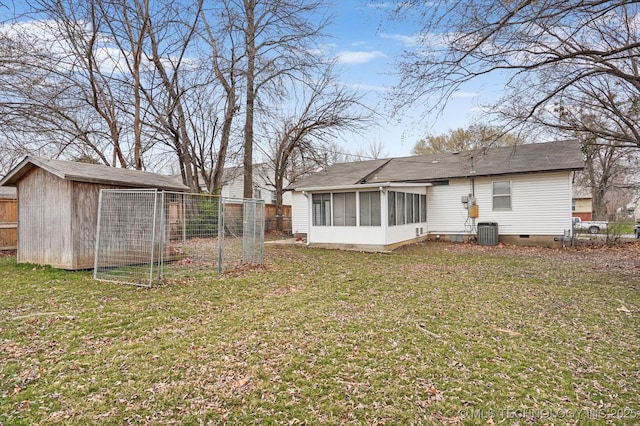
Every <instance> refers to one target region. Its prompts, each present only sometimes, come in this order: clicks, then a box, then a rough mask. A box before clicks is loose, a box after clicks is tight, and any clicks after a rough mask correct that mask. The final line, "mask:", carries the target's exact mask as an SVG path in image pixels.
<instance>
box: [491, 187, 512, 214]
mask: <svg viewBox="0 0 640 426" xmlns="http://www.w3.org/2000/svg"><path fill="white" fill-rule="evenodd" d="M493 210H511V181H508V180H499V181H494V182H493Z"/></svg>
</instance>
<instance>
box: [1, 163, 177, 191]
mask: <svg viewBox="0 0 640 426" xmlns="http://www.w3.org/2000/svg"><path fill="white" fill-rule="evenodd" d="M34 167H40V168H42V169H44V170H46V171H48V172H49V173H51V174H54V175H56V176H58V177H59V178H61V179H67V180H71V181H75V182H90V183H100V184H107V185H117V186H123V187H127V188H159V189H166V190H176V191H188V190H189V187H187V186H186V185H183V184H182V183H180V182H176V181H175V180H174V179H173V178H172V177H171V176H164V175H160V174H157V173H150V172H143V171H141V170H131V169H121V168H116V167H109V166H105V165H101V164H88V163H78V162H74V161H61V160H51V159H48V158H41V157H30V156H28V157H25V158H24V159H23V160H22V161H21V162H20V164H18V165H17V166H16V167H14V168H13V170H11V171H10V172H9V173H8V174H7V175H6V176H5V177H4V178H3V179H2V180H0V186H2V185H4V186H16V184H17V182H18V181H19V180H20V178H22V176H24V175H25V174H27V173H28V172H29V171H30V170H32V169H33V168H34Z"/></svg>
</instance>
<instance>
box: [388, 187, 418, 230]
mask: <svg viewBox="0 0 640 426" xmlns="http://www.w3.org/2000/svg"><path fill="white" fill-rule="evenodd" d="M388 211H389V226H393V225H404V224H411V223H420V222H423V223H424V222H426V221H427V196H426V195H421V194H413V193H405V192H397V191H389V194H388Z"/></svg>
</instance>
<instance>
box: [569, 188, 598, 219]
mask: <svg viewBox="0 0 640 426" xmlns="http://www.w3.org/2000/svg"><path fill="white" fill-rule="evenodd" d="M592 201H593V200H592V197H591V189H590V188H584V187H581V186H577V185H575V186H574V187H573V197H572V199H571V215H572V216H573V217H579V218H580V219H582V220H592V219H593V202H592Z"/></svg>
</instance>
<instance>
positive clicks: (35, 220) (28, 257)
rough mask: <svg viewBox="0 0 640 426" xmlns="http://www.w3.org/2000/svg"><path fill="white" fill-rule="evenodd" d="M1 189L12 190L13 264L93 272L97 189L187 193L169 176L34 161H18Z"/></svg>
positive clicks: (84, 164) (32, 159)
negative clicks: (15, 247)
mask: <svg viewBox="0 0 640 426" xmlns="http://www.w3.org/2000/svg"><path fill="white" fill-rule="evenodd" d="M2 186H10V187H11V186H14V187H17V193H18V251H17V258H18V262H19V263H24V262H29V263H37V264H41V265H51V266H54V267H56V268H62V269H89V268H93V263H94V246H95V236H96V227H97V218H98V200H99V194H100V190H101V189H119V188H153V189H164V190H169V191H180V192H185V191H188V190H189V188H188V187H187V186H185V185H182V184H181V183H177V182H176V181H175V180H174V179H173V178H171V177H169V176H163V175H158V174H155V173H148V172H143V171H139V170H129V169H119V168H115V167H108V166H104V165H96V164H87V163H76V162H70V161H59V160H49V159H45V158H38V157H26V158H25V159H24V160H22V161H21V162H20V164H18V165H17V166H16V167H15V168H14V169H12V170H11V171H10V172H9V173H8V174H7V175H6V176H5V177H4V178H3V179H2V180H0V187H2ZM125 208H126V207H125Z"/></svg>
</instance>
